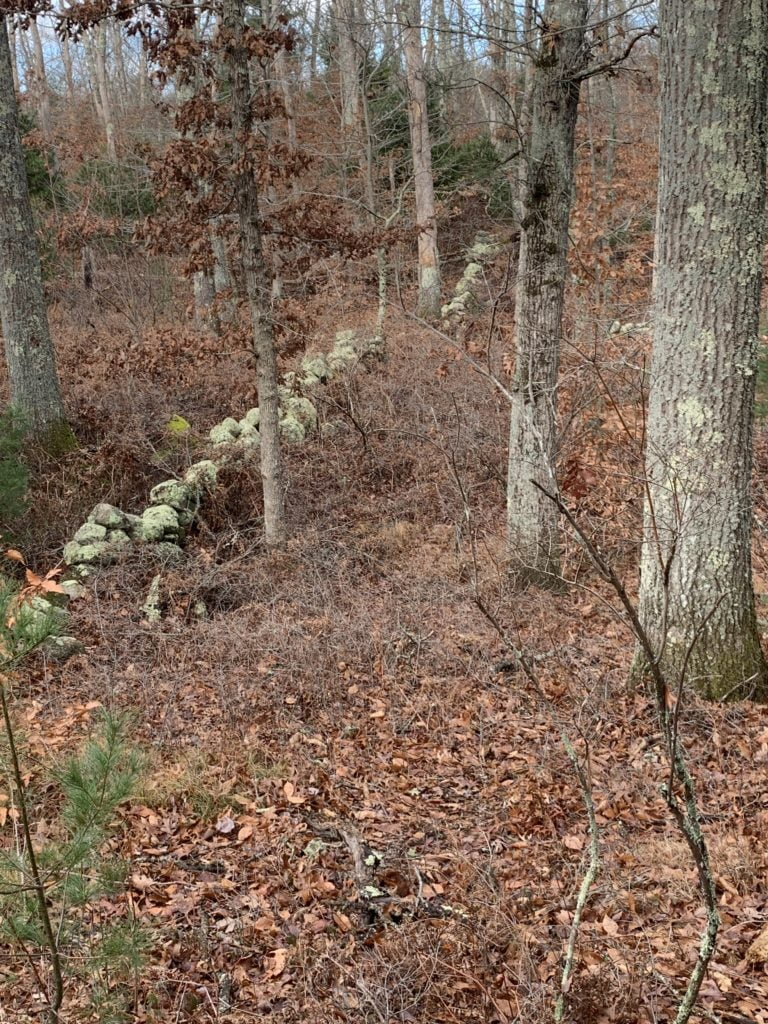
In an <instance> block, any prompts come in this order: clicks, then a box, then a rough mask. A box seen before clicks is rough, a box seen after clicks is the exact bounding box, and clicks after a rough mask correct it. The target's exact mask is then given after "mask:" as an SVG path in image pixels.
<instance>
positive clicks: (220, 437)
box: [208, 423, 236, 446]
mask: <svg viewBox="0 0 768 1024" xmlns="http://www.w3.org/2000/svg"><path fill="white" fill-rule="evenodd" d="M208 437H209V439H210V440H211V442H212V443H213V444H214V445H217V446H218V445H222V444H234V443H235V440H236V439H235V436H234V434H232V433H231V431H230V430H229V429H228V428H227V427H225V426H224V424H223V423H217V424H216V426H215V427H211V429H210V431H209V432H208Z"/></svg>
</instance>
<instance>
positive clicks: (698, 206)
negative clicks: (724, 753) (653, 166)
mask: <svg viewBox="0 0 768 1024" xmlns="http://www.w3.org/2000/svg"><path fill="white" fill-rule="evenodd" d="M660 13H661V40H662V42H661V79H662V86H661V135H660V168H659V196H658V213H657V227H656V264H655V265H656V271H655V280H654V338H653V357H652V363H651V384H650V393H649V400H648V428H647V450H646V481H647V500H646V506H645V531H644V544H643V553H642V571H641V584H640V616H641V621H642V623H643V626H644V628H645V630H646V631H647V633H648V634H649V636H650V637H651V638H652V640H653V643H654V645H655V647H656V650H657V651H658V652H659V654H658V657H659V659H660V662H661V664H662V666H663V669H664V672H665V675H666V676H667V678H672V679H676V678H677V679H679V676H680V673H682V672H683V671H685V673H686V678H687V681H688V682H689V683H692V684H693V685H694V686H695V687H696V689H697V690H698V691H699V692H700V693H702V694H703V695H705V696H707V697H710V698H713V699H723V698H739V697H750V696H756V697H765V696H766V694H767V693H768V672H767V671H766V664H765V659H764V657H763V653H762V651H761V649H760V642H759V638H758V633H757V624H756V618H755V605H754V594H753V589H752V565H751V525H752V515H751V495H750V477H751V466H752V427H753V417H754V390H755V374H756V369H757V334H758V318H759V308H760V289H761V285H762V260H763V243H764V231H763V225H764V212H765V211H764V189H765V159H766V81H767V78H768V0H731V2H730V3H727V4H725V3H720V4H717V5H715V13H714V14H713V5H712V3H711V2H710V0H664V2H663V3H662V4H661V11H660ZM640 667H642V658H641V659H638V660H636V669H637V668H640Z"/></svg>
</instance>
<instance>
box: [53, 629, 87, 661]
mask: <svg viewBox="0 0 768 1024" xmlns="http://www.w3.org/2000/svg"><path fill="white" fill-rule="evenodd" d="M84 651H85V646H84V645H83V643H82V642H81V641H80V640H78V639H77V637H76V636H66V635H62V636H51V637H48V639H47V640H46V641H45V643H44V644H43V652H44V653H45V654H46V656H47V657H48V658H50V659H51V661H58V662H62V661H68V660H69V659H70V658H73V657H74V656H75V655H76V654H82V653H83V652H84Z"/></svg>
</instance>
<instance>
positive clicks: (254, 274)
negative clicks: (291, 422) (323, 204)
mask: <svg viewBox="0 0 768 1024" xmlns="http://www.w3.org/2000/svg"><path fill="white" fill-rule="evenodd" d="M245 25H246V21H245V2H244V0H224V3H223V16H222V30H223V35H224V40H223V42H224V57H225V61H226V64H227V69H228V76H229V81H230V85H231V89H232V136H233V146H232V149H233V154H232V155H233V161H234V165H235V196H236V202H237V214H238V220H239V225H240V243H241V248H242V259H243V278H244V281H245V288H246V293H247V295H248V304H249V308H250V313H251V325H252V329H253V347H254V352H255V355H256V360H257V366H258V370H257V372H258V379H257V388H258V397H259V409H260V412H261V417H260V423H259V432H260V434H261V445H260V455H261V480H262V484H263V489H264V540H265V543H266V544H267V546H269V547H279V546H280V545H282V544H283V543H284V542H285V539H286V525H285V499H284V485H283V460H282V452H281V447H280V423H279V394H278V375H277V354H276V352H275V342H274V333H273V325H272V315H271V311H270V306H271V304H270V282H269V275H268V274H267V267H266V263H265V261H264V252H263V248H262V238H261V218H260V214H259V194H258V187H257V184H256V175H255V168H254V165H253V153H252V144H253V139H252V130H253V112H252V102H251V100H252V97H251V85H250V79H249V74H248V48H247V45H246V44H245V42H244V39H243V37H244V33H245V31H246V29H245Z"/></svg>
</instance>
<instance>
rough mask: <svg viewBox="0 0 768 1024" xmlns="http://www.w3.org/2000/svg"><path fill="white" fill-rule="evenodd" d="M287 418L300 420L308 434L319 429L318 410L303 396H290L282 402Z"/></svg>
mask: <svg viewBox="0 0 768 1024" xmlns="http://www.w3.org/2000/svg"><path fill="white" fill-rule="evenodd" d="M281 404H282V409H283V414H284V415H285V417H286V418H291V417H292V418H293V419H295V420H298V421H299V423H300V424H301V425H302V427H304V430H305V432H306V433H310V432H311V431H313V430H316V429H317V409H315V407H314V405H313V404H312V402H310V400H309V399H308V398H304V397H303V396H302V395H288V396H286V397H284V398H283V399H282V401H281Z"/></svg>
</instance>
